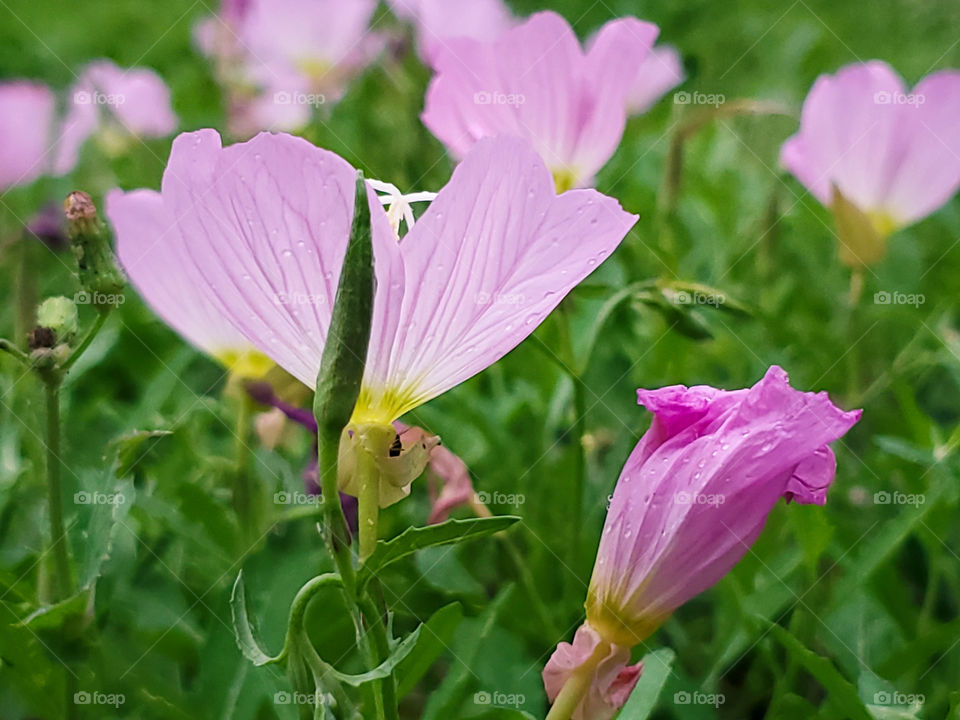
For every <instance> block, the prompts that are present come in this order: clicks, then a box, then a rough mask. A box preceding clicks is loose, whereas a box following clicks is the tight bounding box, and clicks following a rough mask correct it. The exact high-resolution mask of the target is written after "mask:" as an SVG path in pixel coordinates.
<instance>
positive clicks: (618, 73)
mask: <svg viewBox="0 0 960 720" xmlns="http://www.w3.org/2000/svg"><path fill="white" fill-rule="evenodd" d="M657 34H658V29H657V27H656V26H655V25H652V24H650V23H646V22H642V21H640V20H636V19H634V18H621V19H618V20H613V21H611V22H609V23H607V24H606V25H605V26H604V27H603V28H601V30H600V32H599V33H598V34H597V36H596V37H595V38H594V40H593V41H592V43H591V45H590V49H589V51H588V52H584V51H583V50H582V49H581V46H580V43H579V41H578V40H577V37H576V35H575V34H574V33H573V30H572V29H571V28H570V26H569V25H568V24H567V22H566V21H565V20H564V19H563V18H562V17H560V16H559V15H557V14H556V13H552V12H542V13H537V14H535V15H533V16H531V17H530V19H528V20H527V21H526V22H525V23H523V24H522V25H519V26H517V27H515V28H513V29H512V30H509V31H508V32H506V33H504V34H503V35H501V36H500V37H499V38H497V39H496V40H494V41H491V42H481V41H477V40H471V39H469V38H451V39H450V40H449V41H447V42H445V43H444V44H443V46H442V47H441V48H440V49H439V50H438V52H437V54H436V56H435V57H434V58H433V65H434V68H435V71H436V75H435V76H434V78H433V80H432V81H431V83H430V87H429V88H428V90H427V97H426V104H425V109H424V112H423V116H422V117H423V122H424V123H425V124H426V125H427V127H428V128H429V129H430V131H431V132H432V133H433V134H434V135H436V136H437V138H439V139H440V140H441V141H442V142H443V143H444V144H445V145H446V146H447V148H448V149H449V150H450V152H451V153H453V154H454V155H455V156H458V157H462V156H463V155H464V154H465V153H466V152H467V150H468V149H469V148H470V147H471V146H472V145H473V143H474V142H476V141H477V140H479V139H480V138H483V137H487V136H491V135H497V134H509V135H515V136H518V137H522V138H526V139H527V140H528V141H529V142H530V143H531V144H533V146H534V148H535V149H536V150H537V152H539V153H540V155H541V157H543V159H544V162H546V164H547V167H548V168H550V170H551V172H552V173H553V176H554V178H555V181H556V183H557V187H558V188H560V189H565V188H569V187H579V186H584V185H589V184H590V182H591V181H592V179H593V176H594V174H595V173H596V172H597V171H598V170H599V169H600V168H601V167H602V166H603V165H604V163H606V162H607V160H609V159H610V156H611V155H612V154H613V152H614V150H616V147H617V145H618V144H619V143H620V139H621V136H622V135H623V129H624V126H625V124H626V117H627V102H628V101H627V98H628V95H629V92H630V90H631V88H632V86H633V83H634V79H635V78H636V76H637V72H638V70H639V68H640V66H641V64H642V62H643V60H644V58H646V56H647V54H648V53H649V51H650V48H651V47H652V45H653V41H654V40H655V39H656V36H657Z"/></svg>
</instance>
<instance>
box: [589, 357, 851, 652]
mask: <svg viewBox="0 0 960 720" xmlns="http://www.w3.org/2000/svg"><path fill="white" fill-rule="evenodd" d="M638 397H639V401H640V402H641V403H642V404H644V405H646V406H647V407H648V408H649V409H650V410H651V411H652V412H653V413H654V416H655V417H654V421H653V423H652V425H651V428H650V430H649V431H648V432H647V434H646V435H645V436H644V438H643V439H642V440H641V442H640V443H639V444H638V445H637V447H636V449H635V450H634V452H633V454H631V456H630V458H629V460H627V463H626V465H625V467H624V469H623V473H622V475H621V477H620V480H619V481H618V482H617V487H616V489H615V491H614V494H613V499H612V502H611V506H610V510H609V511H608V513H607V520H606V523H605V525H604V531H603V536H602V538H601V540H600V549H599V551H598V553H597V562H596V565H595V567H594V572H593V577H592V579H591V582H590V593H589V599H588V601H587V608H588V610H587V617H588V621H589V622H590V623H591V624H592V625H593V626H594V627H597V628H598V629H599V630H600V631H601V633H602V634H604V635H605V636H606V637H608V638H609V639H611V640H616V641H618V642H620V643H623V644H635V643H636V642H639V641H640V640H642V639H644V637H646V635H648V634H649V633H650V632H652V631H653V630H654V629H655V628H656V627H657V625H659V624H660V622H662V621H663V619H664V618H666V617H667V616H668V615H669V614H670V613H671V612H673V610H674V609H675V608H677V607H678V606H679V605H681V604H683V603H684V602H686V601H687V600H689V599H690V598H691V597H693V596H694V595H696V594H698V593H700V592H701V591H703V590H705V589H706V588H708V587H710V586H711V585H713V584H714V583H716V582H717V581H718V580H719V579H720V578H721V577H723V576H724V575H725V574H726V573H727V572H729V571H730V569H731V568H732V567H733V566H734V565H735V564H736V563H737V562H738V561H739V560H740V558H741V557H743V555H744V554H746V552H747V551H748V549H749V548H750V546H751V545H752V544H753V542H754V540H756V538H757V536H758V535H759V534H760V531H761V530H762V529H763V525H764V523H765V521H766V517H767V514H768V513H769V512H770V510H771V509H772V508H773V506H774V504H775V503H776V502H777V500H778V499H780V498H781V497H784V498H787V499H788V500H796V501H797V502H801V503H817V504H822V503H823V502H825V500H826V489H827V487H828V486H829V484H830V483H831V482H832V480H833V476H834V470H835V467H836V463H835V461H834V458H833V454H832V452H831V451H830V449H829V447H828V444H829V443H830V442H832V441H834V440H837V439H838V438H840V437H841V436H843V434H844V433H846V431H847V430H849V429H850V427H852V426H853V425H854V424H855V423H856V422H857V420H858V419H859V417H860V411H853V412H844V411H842V410H840V409H838V408H837V407H836V406H834V405H833V403H832V402H831V401H830V399H829V397H827V395H826V393H817V394H814V393H804V392H799V391H796V390H793V389H792V388H791V387H790V385H789V382H788V379H787V375H786V373H785V372H784V371H783V370H781V369H780V368H778V367H772V368H771V369H770V370H769V371H768V372H767V374H766V375H765V376H764V378H763V379H762V380H761V381H760V382H758V383H757V384H756V385H754V386H753V387H752V388H750V389H748V390H737V391H733V392H727V391H723V390H716V389H714V388H707V387H694V388H689V389H688V388H683V387H680V386H678V387H670V388H663V389H661V390H656V391H644V390H641V391H639V392H638ZM631 641H632V642H631Z"/></svg>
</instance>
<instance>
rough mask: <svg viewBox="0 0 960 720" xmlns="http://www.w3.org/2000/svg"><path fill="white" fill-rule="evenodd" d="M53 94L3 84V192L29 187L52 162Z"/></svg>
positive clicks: (28, 84)
mask: <svg viewBox="0 0 960 720" xmlns="http://www.w3.org/2000/svg"><path fill="white" fill-rule="evenodd" d="M55 105H56V103H55V100H54V95H53V92H51V90H50V89H49V88H48V87H47V86H46V85H41V84H39V83H33V82H27V81H13V82H5V83H0V191H3V190H6V189H7V188H10V187H14V186H16V185H27V184H29V183H31V182H33V181H34V180H36V179H37V178H38V177H40V176H41V175H43V174H44V173H45V172H47V170H48V168H49V167H50V163H51V153H50V151H51V146H52V144H53V125H54V116H55V112H54V111H55Z"/></svg>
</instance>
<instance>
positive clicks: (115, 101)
mask: <svg viewBox="0 0 960 720" xmlns="http://www.w3.org/2000/svg"><path fill="white" fill-rule="evenodd" d="M176 127H177V116H176V115H174V113H173V109H172V107H171V105H170V90H169V89H168V88H167V86H166V84H165V83H164V82H163V79H162V78H161V77H160V76H159V75H157V74H156V73H155V72H154V71H153V70H149V69H147V68H121V67H118V66H117V65H115V64H114V63H112V62H110V61H109V60H98V61H97V62H94V63H91V64H90V65H88V66H87V68H86V69H85V70H84V71H83V73H82V74H81V76H80V79H79V80H77V82H76V83H75V84H74V85H73V87H71V88H70V94H69V96H68V98H67V112H66V116H65V117H64V118H63V123H62V125H61V128H60V137H59V142H58V144H57V150H56V158H55V160H54V168H53V170H54V173H55V174H57V175H64V174H66V173H68V172H70V170H71V169H72V168H73V167H74V165H76V163H77V158H78V156H79V153H80V148H81V147H82V146H83V144H84V143H85V142H86V141H87V140H88V139H89V138H90V137H91V136H93V135H95V134H96V135H97V137H98V138H99V139H100V140H101V143H102V144H103V145H105V146H106V147H107V148H108V149H112V150H121V149H123V148H124V147H125V146H126V144H127V143H128V142H129V140H130V139H131V138H135V137H139V138H152V137H163V136H165V135H169V134H171V133H172V132H173V131H174V130H175V129H176Z"/></svg>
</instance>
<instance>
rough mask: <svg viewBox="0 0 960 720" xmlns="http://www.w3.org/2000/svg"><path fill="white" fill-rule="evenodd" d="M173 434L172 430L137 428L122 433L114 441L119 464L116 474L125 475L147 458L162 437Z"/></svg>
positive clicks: (119, 476)
mask: <svg viewBox="0 0 960 720" xmlns="http://www.w3.org/2000/svg"><path fill="white" fill-rule="evenodd" d="M169 435H173V432H171V431H170V430H135V431H133V432H132V433H127V434H126V435H121V436H120V437H118V438H117V439H115V440H114V441H113V445H114V447H115V448H116V453H117V464H116V468H115V469H114V474H115V475H116V476H117V477H118V478H121V477H125V476H126V475H129V474H130V472H131V471H132V470H133V468H134V467H136V466H137V465H138V464H139V463H140V462H141V461H143V459H144V458H146V457H147V456H148V455H149V454H150V453H151V452H152V451H153V449H154V447H155V446H156V445H157V443H158V442H160V438H164V437H167V436H169Z"/></svg>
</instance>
